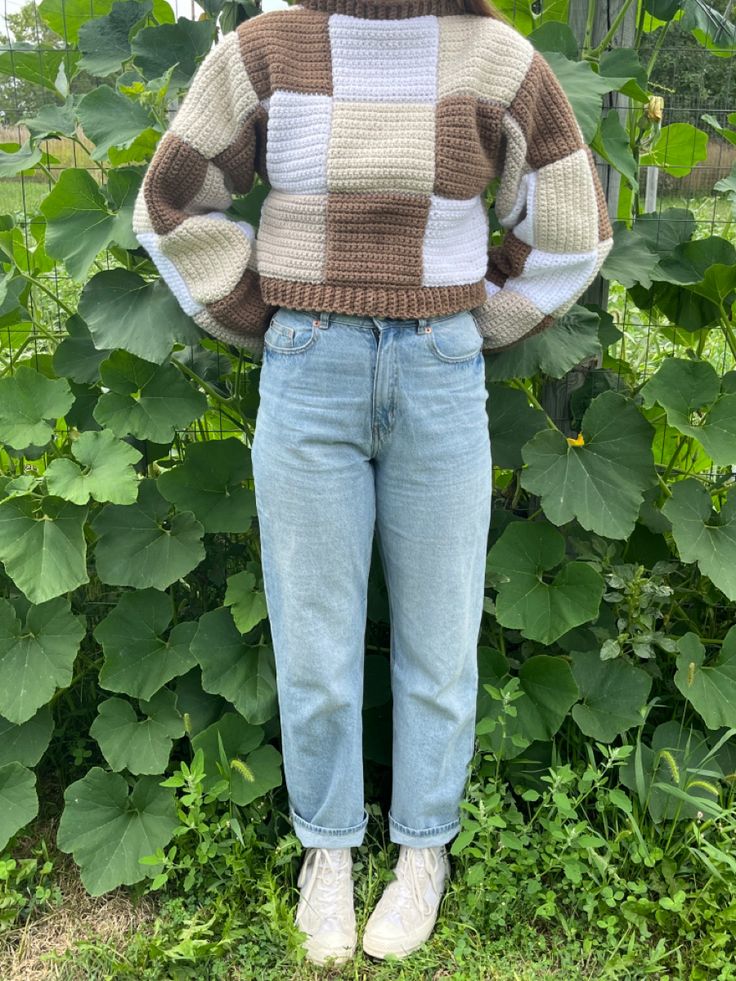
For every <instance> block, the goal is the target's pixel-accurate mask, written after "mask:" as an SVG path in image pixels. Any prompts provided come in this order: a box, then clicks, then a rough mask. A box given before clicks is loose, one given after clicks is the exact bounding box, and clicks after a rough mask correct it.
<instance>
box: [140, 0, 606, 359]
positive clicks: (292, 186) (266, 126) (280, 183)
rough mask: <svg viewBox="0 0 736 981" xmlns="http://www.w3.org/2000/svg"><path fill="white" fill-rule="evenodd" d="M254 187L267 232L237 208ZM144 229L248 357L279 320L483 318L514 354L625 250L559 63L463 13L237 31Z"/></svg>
mask: <svg viewBox="0 0 736 981" xmlns="http://www.w3.org/2000/svg"><path fill="white" fill-rule="evenodd" d="M256 174H257V175H258V176H259V177H260V178H261V180H262V181H263V182H264V184H265V185H266V187H267V195H266V197H265V199H264V201H263V205H262V208H261V212H260V218H259V220H258V226H257V228H256V226H255V225H254V224H252V223H251V222H249V221H246V220H243V219H242V217H239V216H238V215H237V214H236V213H235V212H234V210H233V209H232V208H231V205H232V203H233V200H234V196H235V195H240V194H246V193H247V192H248V191H249V190H250V189H251V188H252V187H253V185H254V182H255V177H256ZM496 179H498V180H497V184H496V186H495V188H494V189H495V199H494V202H493V208H494V210H495V214H496V217H497V219H498V223H499V224H500V226H501V227H502V228H503V229H504V237H503V240H502V242H501V243H500V244H496V245H491V244H490V237H489V236H490V222H489V217H488V211H487V206H486V203H485V195H486V191H487V190H488V189H489V185H490V183H491V181H494V180H496ZM133 229H134V233H135V235H136V238H137V239H138V241H139V242H140V244H141V245H142V246H143V248H144V249H145V250H146V252H147V253H148V255H149V256H150V258H151V260H152V262H153V263H154V265H155V266H156V268H157V270H158V271H159V273H160V275H161V277H162V278H163V279H164V281H165V282H166V284H167V285H168V287H169V288H170V289H171V290H172V292H173V293H174V295H175V296H176V298H177V300H178V301H179V303H180V305H181V307H182V308H183V309H184V311H185V312H186V313H187V314H189V315H190V316H191V317H192V318H193V319H194V320H195V321H196V323H197V324H198V325H199V326H200V327H201V328H202V329H203V331H205V332H206V333H207V334H209V335H211V336H213V337H216V338H219V339H220V340H222V341H223V342H225V343H230V344H233V345H235V346H237V347H239V348H241V349H243V350H245V351H247V352H249V353H250V354H252V355H254V356H261V355H262V352H263V334H264V333H265V330H266V327H267V325H268V322H269V320H270V317H271V315H272V314H273V313H274V312H275V311H276V309H278V307H280V306H285V307H291V308H296V309H304V310H332V311H335V312H341V313H350V314H358V315H373V316H379V317H392V318H397V317H401V318H417V317H430V316H437V315H443V314H450V313H455V312H457V311H460V310H470V311H471V312H472V313H473V314H474V316H475V318H476V323H477V325H478V327H479V330H480V332H481V334H482V335H483V337H484V341H483V347H484V350H492V351H497V350H503V349H506V348H508V347H510V346H512V345H515V344H517V343H519V342H520V341H522V340H523V339H525V338H527V337H529V336H530V335H532V334H536V333H538V332H539V331H542V330H544V329H545V328H547V327H549V326H550V325H551V324H553V323H554V320H555V318H556V317H558V316H560V315H561V314H563V313H565V312H566V311H567V310H569V309H570V307H571V306H572V305H573V303H574V302H575V301H576V300H577V299H578V298H579V297H580V296H581V294H582V293H583V291H584V290H585V289H586V287H587V286H588V285H589V284H590V283H591V282H592V281H593V279H594V278H595V276H596V275H597V273H598V271H599V270H600V268H601V266H602V264H603V261H604V260H605V257H606V255H607V254H608V252H609V251H610V249H611V246H612V244H613V238H612V227H611V224H610V221H609V216H608V210H607V206H606V200H605V197H604V194H603V189H602V187H601V184H600V181H599V178H598V176H597V172H596V166H595V161H594V158H593V155H592V152H591V150H590V148H589V147H588V146H587V145H586V144H585V142H584V139H583V134H582V131H581V129H580V126H579V124H578V122H577V119H576V117H575V115H574V112H573V110H572V106H571V104H570V102H569V101H568V99H567V97H566V95H565V93H564V91H563V89H562V87H561V85H560V83H559V81H558V80H557V77H556V76H555V75H554V73H553V72H552V69H551V67H550V66H549V64H548V62H547V61H546V60H545V58H544V57H543V56H542V55H541V54H540V53H539V52H538V51H537V50H536V49H535V48H534V47H533V46H532V44H531V42H530V41H529V40H527V39H526V38H525V37H524V36H523V35H522V34H520V33H519V32H518V31H516V30H515V29H514V28H512V27H510V26H509V25H507V24H505V23H504V22H502V21H498V20H496V19H495V18H491V17H484V16H481V15H476V14H469V13H464V12H459V8H458V6H457V5H456V2H455V0H302V2H301V3H300V4H299V5H294V6H291V7H290V8H288V9H282V10H275V11H270V12H268V13H261V14H258V15H256V16H255V17H252V18H251V19H250V20H247V21H245V22H244V23H242V24H240V25H239V26H238V27H237V28H236V29H235V30H233V31H232V32H230V33H229V34H226V35H225V36H224V37H223V38H222V39H221V40H220V41H219V42H218V43H217V44H216V45H215V46H214V47H213V48H212V50H211V51H210V52H209V53H208V54H207V55H206V56H205V58H204V59H203V61H202V62H201V63H200V65H199V67H198V69H197V71H196V72H195V74H194V77H193V80H192V83H191V86H190V88H189V90H188V91H187V93H186V95H185V97H184V99H183V100H182V102H181V105H180V106H179V108H178V110H177V111H176V113H175V115H174V116H173V119H172V120H171V122H170V124H169V128H168V129H167V130H166V132H165V133H164V134H163V136H162V138H161V140H160V142H159V144H158V147H157V149H156V151H155V153H154V155H153V158H152V159H151V161H150V164H149V165H148V167H147V169H146V171H145V173H144V176H143V181H142V184H141V187H140V191H139V193H138V196H137V200H136V204H135V210H134V216H133Z"/></svg>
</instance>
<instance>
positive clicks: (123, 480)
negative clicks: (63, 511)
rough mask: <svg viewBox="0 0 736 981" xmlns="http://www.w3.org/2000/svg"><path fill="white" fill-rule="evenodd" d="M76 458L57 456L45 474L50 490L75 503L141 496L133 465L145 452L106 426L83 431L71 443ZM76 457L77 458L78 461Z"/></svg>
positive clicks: (121, 500)
mask: <svg viewBox="0 0 736 981" xmlns="http://www.w3.org/2000/svg"><path fill="white" fill-rule="evenodd" d="M72 454H73V456H74V460H70V459H69V458H68V457H57V459H55V460H52V461H51V463H50V464H49V465H48V467H47V468H46V471H45V473H44V476H45V478H46V486H47V487H48V489H49V492H50V493H51V494H56V495H57V497H63V498H64V500H66V501H73V502H74V503H75V504H86V503H87V501H88V500H89V499H90V497H93V498H94V499H95V500H96V501H112V503H114V504H132V503H133V501H135V499H136V498H137V496H138V477H137V476H136V472H135V470H134V469H133V464H135V463H137V462H138V461H139V460H140V459H141V457H142V455H143V454H142V453H141V452H140V450H137V449H136V448H135V447H134V446H131V445H130V444H129V443H124V442H123V441H122V440H120V439H116V438H115V436H114V435H113V434H112V433H111V432H110V431H109V430H107V429H101V430H94V429H93V430H88V431H87V432H83V433H80V435H79V437H78V438H77V439H76V440H75V441H74V442H73V443H72ZM75 461H77V462H75Z"/></svg>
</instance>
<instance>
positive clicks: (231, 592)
mask: <svg viewBox="0 0 736 981" xmlns="http://www.w3.org/2000/svg"><path fill="white" fill-rule="evenodd" d="M255 585H256V577H255V576H254V575H253V573H252V572H251V571H250V570H249V569H243V570H242V571H241V572H236V573H235V575H233V576H228V579H227V589H226V590H225V598H224V600H223V606H229V607H230V612H231V613H232V615H233V620H234V621H235V626H236V627H237V628H238V630H239V631H240V633H241V634H247V633H248V632H249V631H250V630H252V629H253V627H255V626H256V624H258V623H261V621H262V620H265V618H266V617H267V616H268V607H267V605H266V596H265V593H263V592H261V590H259V589H256V588H255Z"/></svg>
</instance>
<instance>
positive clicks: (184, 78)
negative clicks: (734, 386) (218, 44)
mask: <svg viewBox="0 0 736 981" xmlns="http://www.w3.org/2000/svg"><path fill="white" fill-rule="evenodd" d="M214 37H215V22H214V20H210V19H209V18H206V19H205V20H200V21H195V20H189V19H188V18H186V17H179V18H178V19H177V21H176V23H175V24H162V25H160V26H159V27H144V28H143V30H142V31H138V33H137V34H136V36H135V37H134V38H133V41H132V42H131V50H132V52H133V56H134V58H135V65H136V68H138V69H139V70H140V72H141V73H142V75H143V76H144V78H147V79H154V78H160V77H161V76H162V75H164V74H166V72H167V71H168V70H169V69H170V68H172V67H173V68H174V71H173V73H172V76H171V84H172V86H179V87H182V86H185V85H187V84H188V82H189V81H190V80H191V78H192V76H193V75H194V73H195V71H196V70H197V68H198V67H199V63H200V62H201V60H202V58H204V56H205V55H206V54H207V52H208V51H209V50H210V48H211V47H212V42H213V41H214Z"/></svg>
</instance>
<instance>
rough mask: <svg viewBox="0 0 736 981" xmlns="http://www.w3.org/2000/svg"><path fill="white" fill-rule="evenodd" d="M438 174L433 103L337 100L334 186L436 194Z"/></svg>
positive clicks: (330, 178)
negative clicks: (436, 170)
mask: <svg viewBox="0 0 736 981" xmlns="http://www.w3.org/2000/svg"><path fill="white" fill-rule="evenodd" d="M434 176H435V107H434V106H433V105H429V104H428V103H427V104H425V105H423V104H421V103H406V104H402V103H396V102H394V103H390V104H388V103H381V102H338V101H335V102H334V103H333V106H332V131H331V133H330V147H329V151H328V155H327V189H328V191H357V192H366V191H377V192H381V193H384V194H390V193H391V192H393V191H411V192H414V193H418V194H422V193H424V194H431V192H432V188H433V186H434Z"/></svg>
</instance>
